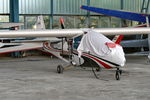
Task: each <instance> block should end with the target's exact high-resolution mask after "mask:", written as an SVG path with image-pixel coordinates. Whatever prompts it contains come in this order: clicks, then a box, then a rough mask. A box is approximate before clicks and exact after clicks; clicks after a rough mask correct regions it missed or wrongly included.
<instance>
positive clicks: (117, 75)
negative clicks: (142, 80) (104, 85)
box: [115, 70, 120, 80]
mask: <svg viewBox="0 0 150 100" xmlns="http://www.w3.org/2000/svg"><path fill="white" fill-rule="evenodd" d="M115 77H116V80H120V70H116V75H115Z"/></svg>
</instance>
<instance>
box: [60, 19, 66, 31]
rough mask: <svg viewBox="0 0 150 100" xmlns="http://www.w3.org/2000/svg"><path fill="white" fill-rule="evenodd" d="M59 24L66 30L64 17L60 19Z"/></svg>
mask: <svg viewBox="0 0 150 100" xmlns="http://www.w3.org/2000/svg"><path fill="white" fill-rule="evenodd" d="M59 22H60V25H61V28H62V29H65V25H64V19H63V18H62V17H60V19H59Z"/></svg>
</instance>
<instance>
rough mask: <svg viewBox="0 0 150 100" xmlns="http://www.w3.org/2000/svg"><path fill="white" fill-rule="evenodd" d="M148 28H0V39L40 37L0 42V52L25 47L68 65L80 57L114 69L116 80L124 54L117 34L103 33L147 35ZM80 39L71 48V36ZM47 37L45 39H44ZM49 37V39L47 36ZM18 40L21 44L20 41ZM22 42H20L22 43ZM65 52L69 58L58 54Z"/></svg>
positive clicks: (82, 60) (78, 63)
mask: <svg viewBox="0 0 150 100" xmlns="http://www.w3.org/2000/svg"><path fill="white" fill-rule="evenodd" d="M149 33H150V28H100V29H54V30H46V29H43V30H18V31H0V38H19V37H33V38H42V39H38V40H30V41H29V40H28V41H20V42H19V43H18V42H13V43H0V53H6V52H14V51H21V50H29V49H37V48H38V49H43V50H45V51H47V52H49V53H52V54H53V55H55V56H56V57H58V58H60V59H62V60H64V61H65V62H67V63H68V64H69V65H72V66H75V65H81V64H83V63H84V58H88V59H90V60H93V61H94V62H96V63H97V64H98V65H99V67H104V68H106V69H111V68H116V69H117V70H116V74H115V76H116V79H117V80H119V79H120V74H121V70H120V67H123V66H124V64H125V61H126V60H125V54H124V51H123V48H122V47H121V46H120V45H119V43H120V41H121V37H122V36H119V37H118V38H117V39H116V42H113V41H111V40H110V39H108V38H107V37H106V36H104V35H116V34H117V35H132V34H149ZM81 35H83V37H82V40H81V42H80V45H79V47H78V49H77V51H75V50H73V39H74V38H75V37H78V36H81ZM45 38H48V39H45ZM50 38H52V39H50ZM21 42H22V43H21ZM23 42H24V43H23ZM62 52H68V53H69V54H70V56H69V58H70V59H69V60H67V59H65V58H63V57H62V56H60V53H62ZM66 68H68V66H67V67H62V66H61V65H58V67H57V72H58V73H62V72H63V70H64V69H66Z"/></svg>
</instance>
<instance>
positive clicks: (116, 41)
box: [112, 35, 124, 44]
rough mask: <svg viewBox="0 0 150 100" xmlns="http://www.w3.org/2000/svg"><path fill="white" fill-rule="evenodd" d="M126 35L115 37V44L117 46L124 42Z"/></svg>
mask: <svg viewBox="0 0 150 100" xmlns="http://www.w3.org/2000/svg"><path fill="white" fill-rule="evenodd" d="M123 37H124V35H115V37H114V38H113V40H112V41H113V42H114V43H116V44H120V42H121V41H122V39H123Z"/></svg>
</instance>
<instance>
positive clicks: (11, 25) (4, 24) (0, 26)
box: [0, 23, 24, 28]
mask: <svg viewBox="0 0 150 100" xmlns="http://www.w3.org/2000/svg"><path fill="white" fill-rule="evenodd" d="M22 25H24V24H23V23H0V28H10V27H15V26H22Z"/></svg>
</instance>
